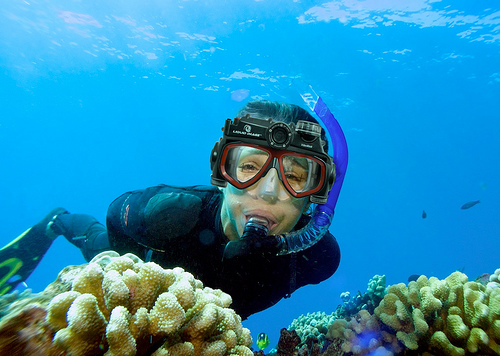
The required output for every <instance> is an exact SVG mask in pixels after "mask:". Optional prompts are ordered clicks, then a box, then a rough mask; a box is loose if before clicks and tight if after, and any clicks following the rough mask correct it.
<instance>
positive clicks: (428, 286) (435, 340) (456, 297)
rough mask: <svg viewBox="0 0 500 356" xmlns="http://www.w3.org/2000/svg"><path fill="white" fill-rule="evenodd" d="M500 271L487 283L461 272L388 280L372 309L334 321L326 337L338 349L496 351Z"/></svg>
mask: <svg viewBox="0 0 500 356" xmlns="http://www.w3.org/2000/svg"><path fill="white" fill-rule="evenodd" d="M499 274H500V269H497V270H496V271H495V274H493V275H491V276H490V281H489V283H488V284H487V286H484V285H483V284H481V283H478V282H469V281H468V278H467V276H466V275H465V274H463V273H461V272H454V273H452V274H451V275H449V276H448V277H447V278H445V279H444V280H439V279H438V278H435V277H430V278H427V277H426V276H420V277H419V278H418V279H417V281H413V282H410V283H409V284H408V285H405V284H404V283H400V284H396V285H392V286H390V287H388V289H387V294H386V295H385V296H384V299H383V300H382V301H381V303H380V304H379V305H378V307H377V308H375V313H374V314H370V313H369V312H367V311H361V312H360V313H358V315H356V316H355V317H353V318H351V319H350V320H349V321H348V320H345V319H339V320H336V321H334V322H333V323H332V325H330V327H329V331H328V334H327V338H328V339H329V340H331V341H332V344H334V345H336V347H337V350H338V351H339V352H338V353H336V354H337V355H343V354H359V355H361V354H368V353H370V352H377V354H393V353H396V354H400V353H402V354H426V355H452V356H454V355H499V354H500V288H499V286H500V284H499V277H498V276H499ZM375 350H377V351H375Z"/></svg>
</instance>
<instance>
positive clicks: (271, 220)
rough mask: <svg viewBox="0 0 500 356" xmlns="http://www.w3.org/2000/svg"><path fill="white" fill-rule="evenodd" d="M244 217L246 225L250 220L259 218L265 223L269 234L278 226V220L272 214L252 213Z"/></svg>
mask: <svg viewBox="0 0 500 356" xmlns="http://www.w3.org/2000/svg"><path fill="white" fill-rule="evenodd" d="M244 216H245V225H246V224H247V223H248V220H249V219H250V218H257V219H259V220H260V221H262V222H263V223H264V225H265V226H266V227H267V230H268V231H269V232H271V230H272V229H273V228H274V227H276V225H278V223H277V221H276V218H275V217H274V216H273V215H272V214H270V213H267V212H264V211H251V212H248V213H246V214H244Z"/></svg>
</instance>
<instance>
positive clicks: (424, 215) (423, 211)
mask: <svg viewBox="0 0 500 356" xmlns="http://www.w3.org/2000/svg"><path fill="white" fill-rule="evenodd" d="M426 217H427V213H426V212H425V210H422V219H425V218H426Z"/></svg>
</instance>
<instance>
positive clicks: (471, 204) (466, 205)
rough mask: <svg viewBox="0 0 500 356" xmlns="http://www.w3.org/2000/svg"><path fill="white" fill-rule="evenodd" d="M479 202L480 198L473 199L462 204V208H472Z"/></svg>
mask: <svg viewBox="0 0 500 356" xmlns="http://www.w3.org/2000/svg"><path fill="white" fill-rule="evenodd" d="M479 203H480V201H479V200H473V201H470V202H467V203H465V204H464V205H462V207H461V209H470V208H472V207H473V206H474V205H476V204H479Z"/></svg>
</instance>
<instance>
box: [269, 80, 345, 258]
mask: <svg viewBox="0 0 500 356" xmlns="http://www.w3.org/2000/svg"><path fill="white" fill-rule="evenodd" d="M304 89H305V90H304ZM300 96H301V97H302V99H303V100H304V101H305V102H306V104H307V106H308V107H309V108H310V109H311V110H312V111H314V112H315V113H316V115H317V116H318V117H319V118H320V119H321V121H322V122H323V124H324V125H325V126H326V129H327V131H328V133H329V134H330V139H331V142H332V148H333V163H334V164H335V172H336V177H335V182H334V184H333V187H332V189H331V190H330V193H329V194H328V199H327V201H326V203H325V204H318V205H316V208H315V209H314V212H313V214H312V216H311V220H310V221H309V223H308V224H307V225H306V226H305V227H303V228H302V229H300V230H298V231H293V232H290V233H287V234H281V235H276V236H274V237H275V238H276V239H278V240H279V242H278V246H280V247H281V248H280V250H279V252H278V255H286V254H289V253H293V252H299V251H302V250H305V249H307V248H309V247H311V246H313V245H314V244H315V243H316V242H318V241H319V240H321V238H322V237H323V236H324V235H325V233H326V232H327V231H328V228H329V227H330V225H331V223H332V220H333V215H334V213H335V205H337V200H338V198H339V194H340V189H341V188H342V184H343V182H344V177H345V172H346V170H347V161H348V152H347V142H346V139H345V136H344V132H343V131H342V128H341V127H340V125H339V123H338V121H337V120H336V119H335V117H334V116H333V114H332V113H331V111H330V109H328V107H327V106H326V104H325V103H324V102H323V99H321V97H320V96H318V95H317V94H316V93H315V92H314V90H313V89H312V87H311V86H310V85H308V86H307V88H302V89H301V93H300Z"/></svg>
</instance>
